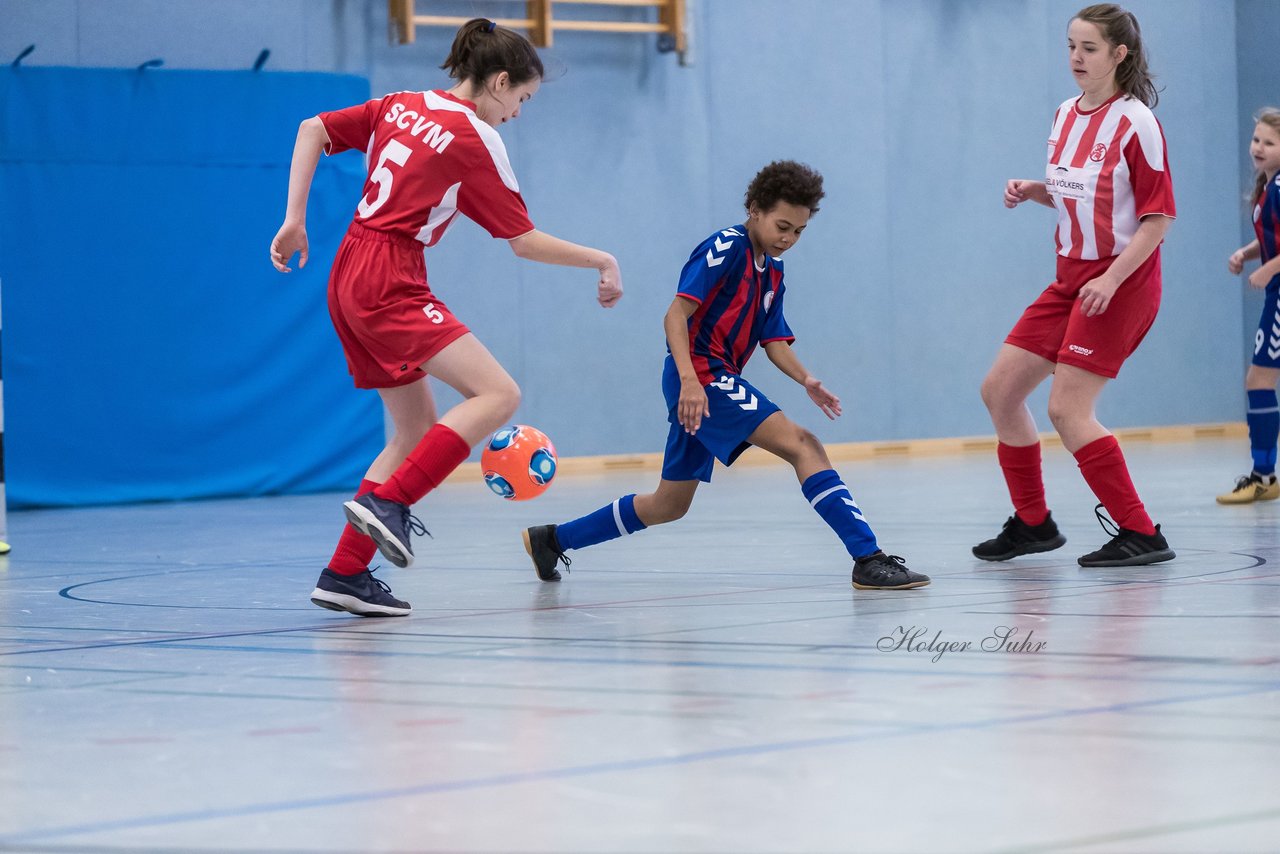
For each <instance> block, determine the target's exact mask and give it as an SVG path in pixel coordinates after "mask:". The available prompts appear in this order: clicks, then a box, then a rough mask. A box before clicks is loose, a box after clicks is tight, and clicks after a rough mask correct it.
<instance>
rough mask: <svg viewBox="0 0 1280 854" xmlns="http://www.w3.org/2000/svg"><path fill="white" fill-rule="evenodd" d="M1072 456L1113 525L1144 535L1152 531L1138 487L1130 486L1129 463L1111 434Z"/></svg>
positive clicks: (1131, 479) (1153, 526)
mask: <svg viewBox="0 0 1280 854" xmlns="http://www.w3.org/2000/svg"><path fill="white" fill-rule="evenodd" d="M1075 457H1076V462H1077V463H1078V464H1079V466H1080V473H1081V474H1082V475H1084V481H1085V483H1087V484H1089V488H1090V489H1092V490H1093V494H1094V495H1096V496H1098V500H1099V501H1101V502H1102V506H1103V507H1105V508H1107V512H1108V513H1110V514H1111V518H1112V519H1115V520H1116V524H1117V525H1119V526H1120V527H1121V528H1128V529H1129V530H1130V531H1137V532H1138V533H1139V534H1147V535H1148V536H1150V535H1151V534H1154V533H1155V532H1156V526H1155V525H1153V524H1152V523H1151V517H1150V516H1148V515H1147V509H1146V508H1145V507H1143V506H1142V500H1141V499H1140V498H1138V490H1136V489H1134V488H1133V478H1131V477H1129V466H1128V465H1126V464H1125V461H1124V454H1122V453H1121V452H1120V443H1119V442H1117V441H1116V437H1115V436H1103V437H1102V438H1101V439H1095V440H1094V441H1092V442H1090V443H1089V444H1087V445H1085V446H1084V447H1083V448H1081V449H1080V450H1078V451H1076V454H1075Z"/></svg>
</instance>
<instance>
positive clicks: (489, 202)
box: [318, 91, 533, 246]
mask: <svg viewBox="0 0 1280 854" xmlns="http://www.w3.org/2000/svg"><path fill="white" fill-rule="evenodd" d="M318 118H319V119H320V121H321V122H323V123H324V127H325V130H326V131H327V132H328V134H329V145H328V146H326V147H325V153H326V154H337V153H338V152H340V151H346V150H347V149H350V148H355V149H359V150H360V151H363V152H364V153H365V162H366V163H367V164H368V167H369V177H368V178H367V179H366V180H365V184H364V196H363V197H362V198H361V199H360V203H359V204H358V205H357V206H356V215H355V221H356V222H358V223H360V224H361V225H364V226H366V227H367V228H372V229H375V230H377V231H385V232H390V233H393V234H399V235H404V236H407V237H411V238H413V239H415V240H420V241H421V242H422V243H424V244H425V245H427V246H433V245H434V244H435V243H437V242H438V241H439V240H440V238H441V237H443V236H444V233H445V231H447V230H448V228H449V226H450V224H452V222H453V219H454V217H455V216H457V214H458V212H459V211H461V212H462V213H464V214H466V215H467V217H469V218H470V219H472V220H474V221H475V222H476V223H477V224H478V225H480V226H481V227H482V228H483V229H485V231H488V232H489V233H490V234H491V235H493V236H494V237H498V238H503V239H508V240H509V239H511V238H513V237H519V236H520V235H522V234H527V233H528V232H530V231H533V223H532V222H530V221H529V212H528V211H527V210H526V208H525V205H524V199H522V198H521V197H520V187H519V185H518V184H517V183H516V176H515V173H514V172H512V171H511V163H510V161H509V160H508V159H507V149H506V146H504V145H503V144H502V137H501V136H499V135H498V132H497V131H496V130H494V129H493V128H492V127H490V126H489V125H487V124H485V123H484V122H483V121H481V120H480V119H479V118H478V117H477V116H476V114H475V105H474V104H472V103H471V102H469V101H463V100H461V99H459V98H455V97H453V96H452V95H449V94H448V93H447V92H441V91H432V92H394V93H392V94H390V95H386V96H385V97H382V98H377V99H374V100H372V101H366V102H365V103H363V104H360V105H358V106H355V107H348V108H346V109H345V110H335V111H333V112H328V113H321V114H320V115H319V116H318Z"/></svg>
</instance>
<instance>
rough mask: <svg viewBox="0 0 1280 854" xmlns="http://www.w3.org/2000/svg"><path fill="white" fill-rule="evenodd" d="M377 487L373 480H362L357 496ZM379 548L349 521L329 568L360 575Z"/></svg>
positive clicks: (330, 560) (340, 573)
mask: <svg viewBox="0 0 1280 854" xmlns="http://www.w3.org/2000/svg"><path fill="white" fill-rule="evenodd" d="M377 487H378V484H377V483H375V482H374V481H372V480H362V481H360V488H359V489H358V490H356V498H359V497H360V496H361V495H364V494H365V493H366V492H373V490H374V489H376V488H377ZM377 550H378V546H377V544H376V543H374V541H373V540H371V539H369V537H368V536H366V535H365V534H362V533H360V532H359V531H357V530H356V529H355V528H353V527H351V523H350V522H348V523H347V526H346V527H345V528H343V529H342V537H341V538H340V539H339V540H338V548H337V549H335V550H334V552H333V557H331V558H329V569H332V570H333V571H334V572H336V573H338V575H359V574H360V573H362V572H364V571H365V570H366V569H368V568H369V561H371V560H373V554H374V552H376V551H377Z"/></svg>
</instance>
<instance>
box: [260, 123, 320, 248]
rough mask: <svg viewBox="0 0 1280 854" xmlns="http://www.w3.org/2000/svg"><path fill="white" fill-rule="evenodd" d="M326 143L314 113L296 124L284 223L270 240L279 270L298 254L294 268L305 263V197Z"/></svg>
mask: <svg viewBox="0 0 1280 854" xmlns="http://www.w3.org/2000/svg"><path fill="white" fill-rule="evenodd" d="M328 144H329V133H328V131H326V130H325V129H324V123H323V122H321V121H320V120H319V119H318V118H315V117H314V116H313V117H311V118H309V119H307V120H306V121H304V122H303V123H302V124H301V125H299V126H298V139H297V141H296V142H295V143H294V144H293V161H292V162H291V163H290V165H289V200H288V204H287V205H286V207H285V213H284V225H282V226H280V230H279V231H278V232H276V236H275V239H274V240H272V241H271V263H272V264H274V265H275V268H276V269H277V270H279V271H280V272H281V273H288V272H289V259H291V258H292V257H293V253H295V252H297V253H298V268H299V269H301V268H303V267H305V266H307V197H308V196H309V195H310V194H311V180H312V178H314V177H315V174H316V164H317V163H319V162H320V154H321V152H323V151H324V147H325V146H326V145H328Z"/></svg>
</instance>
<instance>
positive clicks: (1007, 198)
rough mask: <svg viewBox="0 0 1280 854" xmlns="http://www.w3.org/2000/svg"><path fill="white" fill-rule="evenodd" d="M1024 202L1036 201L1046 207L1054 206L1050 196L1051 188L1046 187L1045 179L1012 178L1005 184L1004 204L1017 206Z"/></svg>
mask: <svg viewBox="0 0 1280 854" xmlns="http://www.w3.org/2000/svg"><path fill="white" fill-rule="evenodd" d="M1023 202H1036V203H1037V204H1041V205H1044V206H1045V207H1046V208H1051V207H1053V200H1052V199H1050V198H1049V190H1048V189H1047V188H1046V187H1045V185H1044V181H1034V180H1029V179H1026V178H1010V179H1009V182H1008V183H1007V184H1005V185H1004V206H1005V207H1006V208H1016V207H1017V206H1018V205H1020V204H1022V203H1023Z"/></svg>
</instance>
